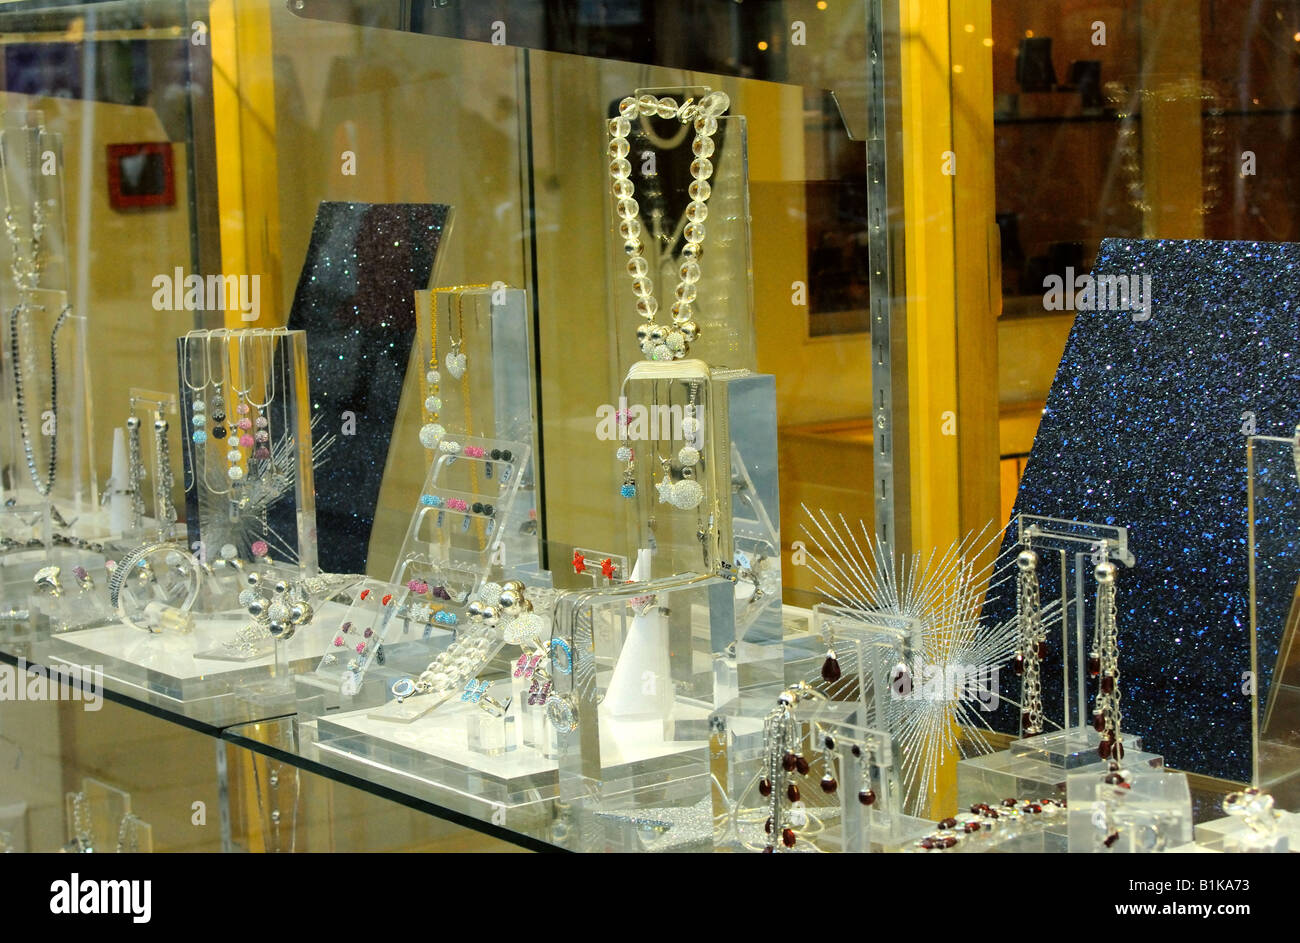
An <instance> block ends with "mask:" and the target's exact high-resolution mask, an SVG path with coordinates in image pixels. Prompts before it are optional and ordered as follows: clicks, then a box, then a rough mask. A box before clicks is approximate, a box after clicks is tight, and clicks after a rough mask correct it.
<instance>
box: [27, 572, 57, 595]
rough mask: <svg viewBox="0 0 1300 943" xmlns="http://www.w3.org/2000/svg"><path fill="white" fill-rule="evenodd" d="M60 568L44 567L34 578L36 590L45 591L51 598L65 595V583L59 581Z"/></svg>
mask: <svg viewBox="0 0 1300 943" xmlns="http://www.w3.org/2000/svg"><path fill="white" fill-rule="evenodd" d="M59 572H60V570H59V568H58V567H57V566H47V567H42V568H41V569H39V570H37V571H36V573H35V575H33V576H32V582H33V583H35V584H36V588H37V589H40V590H44V591H45V592H47V593H49V594H50V595H51V596H55V597H58V596H62V595H63V583H62V582H61V581H60V580H59Z"/></svg>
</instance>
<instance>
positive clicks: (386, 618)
mask: <svg viewBox="0 0 1300 943" xmlns="http://www.w3.org/2000/svg"><path fill="white" fill-rule="evenodd" d="M414 598H415V597H414V594H412V593H410V592H409V591H407V590H406V589H404V588H397V587H394V586H393V585H392V584H389V583H384V582H381V581H379V580H372V579H367V580H363V581H362V582H361V583H360V584H359V585H357V586H356V587H355V588H353V590H352V591H351V603H350V605H348V606H347V607H346V608H345V609H343V611H342V615H341V617H340V616H339V615H338V614H337V610H336V614H335V615H334V616H333V617H332V620H333V621H331V622H330V623H329V625H331V626H332V627H333V630H332V631H331V632H330V633H329V637H328V640H327V641H326V643H325V650H324V653H323V654H322V655H321V659H320V661H319V663H318V664H317V666H316V670H315V671H313V672H312V673H311V674H309V675H305V676H304V677H303V678H301V679H299V681H300V683H304V684H311V685H318V686H320V687H322V688H324V689H326V690H328V691H330V692H331V693H333V694H337V695H338V697H339V701H338V703H340V704H342V703H349V699H350V698H352V697H354V696H355V695H357V694H359V693H360V692H361V685H362V683H363V682H364V681H365V678H366V673H367V670H368V669H369V668H370V666H371V665H373V664H375V663H376V661H378V663H379V664H383V663H384V662H385V661H386V659H387V655H386V654H385V653H384V652H383V650H382V646H383V645H384V643H385V642H388V641H391V640H392V638H393V637H394V636H396V637H397V638H399V639H400V637H401V634H402V632H403V629H405V631H407V632H409V630H410V626H409V614H410V608H411V605H412V600H413V599H414ZM421 625H422V626H423V629H424V630H425V631H428V630H429V629H430V628H431V626H430V625H427V624H423V623H422V624H421ZM422 637H423V636H422ZM381 683H382V679H381Z"/></svg>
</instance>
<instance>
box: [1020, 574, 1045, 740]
mask: <svg viewBox="0 0 1300 943" xmlns="http://www.w3.org/2000/svg"><path fill="white" fill-rule="evenodd" d="M1016 565H1017V567H1018V568H1019V573H1018V574H1017V581H1016V588H1017V593H1016V621H1017V623H1018V625H1019V629H1020V640H1019V644H1018V648H1019V651H1018V654H1019V656H1020V664H1021V668H1022V676H1021V685H1020V705H1021V706H1020V710H1021V728H1022V729H1021V735H1022V736H1028V735H1031V734H1038V733H1042V732H1043V688H1042V672H1041V656H1042V650H1043V645H1044V643H1045V642H1046V641H1047V637H1046V635H1045V634H1044V631H1043V610H1042V606H1041V603H1040V599H1039V593H1038V554H1036V553H1034V551H1032V550H1030V549H1028V548H1026V549H1025V550H1023V551H1021V553H1020V555H1019V556H1018V557H1017V558H1016Z"/></svg>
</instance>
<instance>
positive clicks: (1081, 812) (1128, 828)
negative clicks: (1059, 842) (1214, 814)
mask: <svg viewBox="0 0 1300 943" xmlns="http://www.w3.org/2000/svg"><path fill="white" fill-rule="evenodd" d="M1125 767H1126V768H1127V769H1128V770H1129V771H1130V772H1129V774H1128V775H1127V776H1126V778H1125V781H1124V783H1123V784H1119V783H1108V782H1106V781H1105V779H1106V777H1107V774H1106V773H1099V772H1095V771H1086V772H1074V773H1071V774H1070V776H1069V786H1068V790H1067V795H1066V801H1067V802H1068V803H1069V816H1068V820H1069V847H1068V850H1069V851H1070V853H1071V854H1079V853H1101V852H1108V853H1111V854H1122V853H1126V852H1127V853H1153V852H1161V851H1169V850H1172V849H1175V848H1179V847H1181V846H1184V845H1187V844H1189V843H1190V842H1191V840H1192V798H1191V790H1190V788H1189V787H1188V784H1187V774H1186V773H1174V772H1171V771H1169V770H1165V769H1159V768H1156V769H1148V768H1145V767H1143V768H1135V767H1133V766H1132V764H1130V763H1128V762H1126V763H1125Z"/></svg>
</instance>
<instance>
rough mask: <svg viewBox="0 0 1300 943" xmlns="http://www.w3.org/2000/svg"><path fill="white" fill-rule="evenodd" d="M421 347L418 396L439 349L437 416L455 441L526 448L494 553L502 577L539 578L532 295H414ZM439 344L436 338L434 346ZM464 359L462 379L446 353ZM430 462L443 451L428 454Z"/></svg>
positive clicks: (502, 288) (497, 289)
mask: <svg viewBox="0 0 1300 943" xmlns="http://www.w3.org/2000/svg"><path fill="white" fill-rule="evenodd" d="M415 294H416V305H415V311H416V320H417V330H418V337H419V341H418V347H417V349H418V350H419V351H421V352H423V360H422V361H421V367H420V370H419V375H420V377H421V399H422V400H423V399H427V398H428V397H429V396H430V395H431V393H432V390H431V389H430V387H429V384H428V381H427V378H426V373H427V369H428V368H427V367H426V366H424V364H427V363H428V361H429V360H430V359H431V358H430V357H429V356H428V353H429V352H430V351H432V350H436V351H437V358H436V359H437V364H436V369H437V370H438V372H439V373H440V375H441V380H440V382H439V384H438V385H439V390H438V394H439V396H440V398H441V400H442V408H441V410H440V420H439V421H441V422H442V423H443V424H444V425H445V426H446V427H447V428H448V429H449V430H451V432H450V433H449V436H448V437H449V438H452V439H455V440H456V441H458V442H459V441H467V440H470V439H484V440H500V441H501V442H502V443H503V447H505V445H504V443H510V442H515V443H521V444H523V445H526V446H527V447H528V449H527V457H521V456H517V457H516V459H515V461H514V462H513V470H514V472H515V474H517V475H518V476H519V482H518V486H517V488H516V490H515V491H514V493H513V496H512V497H511V499H510V502H509V504H507V505H505V506H504V508H503V509H504V511H505V512H506V513H507V514H508V515H509V517H510V519H511V524H510V526H509V528H506V529H503V530H502V532H501V533H500V535H499V540H498V541H497V548H496V550H495V556H496V563H497V565H498V566H500V567H501V568H502V570H503V576H502V578H503V579H520V580H523V581H524V582H528V583H536V582H537V580H538V574H539V573H540V572H541V570H540V562H539V561H540V547H541V544H540V535H541V533H542V521H541V518H540V517H539V514H540V508H539V506H538V502H537V494H536V491H537V484H536V477H535V473H534V467H533V458H534V457H535V456H536V454H537V453H536V443H537V442H538V426H537V409H536V403H535V390H536V386H537V384H536V366H535V359H534V356H533V344H532V326H531V324H530V321H529V311H528V294H527V292H525V291H523V290H522V289H519V288H510V287H508V286H506V285H504V284H502V283H497V284H496V285H490V286H476V287H466V288H441V289H438V290H436V291H433V292H416V293H415ZM435 341H436V343H434V342H435ZM453 352H457V353H459V354H461V355H462V356H463V357H464V358H465V359H464V361H463V363H464V370H463V372H462V374H461V376H460V377H456V376H453V375H452V372H451V368H450V367H449V366H448V363H447V358H448V356H454V354H453ZM428 454H429V457H430V460H431V461H436V460H437V459H438V458H439V457H440V455H439V452H438V451H437V450H436V449H434V450H432V451H430V452H429V453H428Z"/></svg>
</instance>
